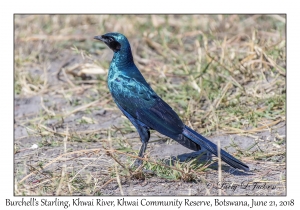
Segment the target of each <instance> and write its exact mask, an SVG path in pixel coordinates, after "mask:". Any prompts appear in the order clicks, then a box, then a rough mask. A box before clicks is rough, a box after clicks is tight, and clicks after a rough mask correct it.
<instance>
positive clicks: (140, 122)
mask: <svg viewBox="0 0 300 210" xmlns="http://www.w3.org/2000/svg"><path fill="white" fill-rule="evenodd" d="M94 39H97V40H100V41H102V42H104V43H105V44H106V45H107V46H108V47H109V48H110V49H111V50H113V51H114V56H113V59H112V61H111V63H110V68H109V73H108V88H109V90H110V92H111V94H112V97H113V99H114V101H115V103H116V104H117V106H118V107H119V109H120V110H121V111H122V112H123V114H124V115H125V116H126V117H127V118H128V119H129V120H130V121H131V123H132V124H133V125H134V126H135V128H136V129H137V131H138V133H139V135H140V139H141V142H142V146H141V149H140V151H139V157H143V155H144V152H145V150H146V147H147V144H148V141H149V138H150V130H156V131H158V132H159V133H161V134H163V135H165V136H168V137H170V138H172V139H174V140H175V141H177V142H178V143H180V144H181V145H183V146H185V147H187V148H189V149H191V150H194V151H198V150H200V149H201V147H203V148H205V149H206V150H208V151H209V152H211V153H213V154H214V155H216V156H218V149H217V146H216V145H215V144H214V143H212V142H211V141H209V140H208V139H206V138H205V137H203V136H202V135H200V134H199V133H197V132H196V131H194V130H192V129H191V128H189V127H188V126H186V125H185V124H183V122H182V121H181V119H180V118H179V117H178V115H177V114H176V113H175V112H174V110H173V109H172V108H171V107H170V106H169V105H168V104H167V103H166V102H165V101H163V100H162V99H161V98H160V97H159V96H158V95H157V94H156V93H155V92H154V90H153V89H152V88H151V87H150V85H149V84H148V83H147V82H146V80H145V79H144V77H143V75H142V74H141V72H140V71H139V70H138V68H137V67H136V65H135V64H134V61H133V57H132V53H131V48H130V44H129V42H128V40H127V38H126V37H125V36H124V35H123V34H120V33H107V34H104V35H102V36H95V37H94ZM221 159H222V160H223V161H224V162H226V163H227V164H229V165H230V166H232V167H234V168H237V169H242V170H244V171H248V170H249V167H248V166H247V165H246V164H244V163H242V162H241V161H239V160H238V159H236V158H234V157H233V156H232V155H230V154H228V153H227V152H225V151H224V150H222V149H221ZM136 163H137V164H138V165H140V164H141V161H140V160H137V162H136Z"/></svg>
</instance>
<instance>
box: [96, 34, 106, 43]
mask: <svg viewBox="0 0 300 210" xmlns="http://www.w3.org/2000/svg"><path fill="white" fill-rule="evenodd" d="M94 39H97V40H100V41H102V42H105V39H104V38H103V37H102V36H101V35H99V36H94Z"/></svg>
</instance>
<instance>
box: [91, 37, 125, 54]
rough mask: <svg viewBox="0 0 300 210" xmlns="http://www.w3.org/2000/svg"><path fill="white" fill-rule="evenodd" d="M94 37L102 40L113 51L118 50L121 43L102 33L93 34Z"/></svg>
mask: <svg viewBox="0 0 300 210" xmlns="http://www.w3.org/2000/svg"><path fill="white" fill-rule="evenodd" d="M94 39H97V40H100V41H102V42H104V43H105V44H106V45H107V46H108V47H109V48H110V49H112V51H114V52H118V51H119V50H120V49H121V44H120V43H119V42H117V41H116V40H115V39H114V38H112V37H109V36H106V35H102V36H101V35H99V36H94Z"/></svg>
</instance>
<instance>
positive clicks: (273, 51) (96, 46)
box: [15, 15, 286, 195]
mask: <svg viewBox="0 0 300 210" xmlns="http://www.w3.org/2000/svg"><path fill="white" fill-rule="evenodd" d="M110 31H118V32H121V33H123V34H125V35H126V36H127V37H128V39H129V40H130V42H131V46H132V50H133V54H134V58H135V62H136V65H137V66H138V68H139V69H140V70H141V72H142V73H143V75H144V76H145V78H146V80H147V81H148V82H149V83H150V84H151V86H152V88H153V89H154V90H155V91H156V92H157V93H158V94H159V95H160V96H161V97H162V98H163V99H164V100H165V101H166V102H167V103H168V104H170V106H171V107H173V109H174V110H175V111H176V112H177V113H178V114H179V116H180V117H181V118H182V119H183V120H184V122H185V123H186V124H187V125H188V126H191V127H192V128H193V129H195V130H197V131H198V132H200V133H202V134H203V135H205V136H211V135H229V134H230V135H233V134H235V135H237V136H242V137H243V136H247V137H251V138H252V139H254V140H255V143H254V144H250V145H249V144H247V143H246V145H248V147H247V148H240V147H239V146H238V145H237V144H236V143H235V142H232V144H231V147H232V148H235V153H234V155H236V156H237V157H238V158H240V159H241V160H243V161H245V162H247V163H249V164H252V166H254V165H255V164H256V163H260V162H263V163H264V164H265V165H264V166H261V167H262V168H260V167H258V166H256V165H255V167H252V168H257V171H253V172H254V173H255V175H253V177H252V178H251V181H250V182H251V183H254V182H255V181H257V182H259V183H264V182H274V183H277V184H278V186H280V187H278V189H280V190H278V192H276V193H274V194H276V195H282V194H285V135H280V134H278V133H276V132H277V130H278V128H280V127H282V126H285V120H286V119H285V114H286V112H285V106H286V103H285V102H286V81H285V78H286V70H285V68H286V37H285V16H283V15H16V16H15V195H110V194H124V195H127V194H143V193H141V192H142V190H143V188H142V189H138V191H137V192H136V191H135V189H136V185H137V182H139V181H138V180H143V183H142V185H144V182H146V181H147V180H152V179H153V178H158V179H159V180H160V181H161V180H163V181H165V182H166V183H167V185H168V183H169V182H170V180H171V182H173V181H172V180H179V181H174V182H175V183H177V182H179V183H181V187H179V189H185V188H187V186H188V185H189V183H198V184H199V186H200V185H201V184H202V185H203V186H206V185H205V183H207V182H210V181H213V180H214V182H216V181H215V180H217V178H216V177H217V176H218V173H217V172H216V171H215V170H212V169H211V168H214V167H213V166H212V165H211V164H206V163H203V164H200V165H199V164H198V163H197V162H196V161H194V160H191V161H189V162H184V163H180V162H179V161H175V162H174V164H173V165H171V166H170V165H166V164H165V162H163V161H157V160H154V159H153V158H151V155H150V156H149V154H148V156H147V157H145V162H144V167H145V168H147V169H148V170H151V171H152V172H154V175H153V174H151V173H146V172H145V171H143V170H141V168H140V169H136V170H133V169H132V168H131V167H130V165H131V164H132V162H133V161H134V159H135V158H136V152H137V149H138V146H139V138H138V137H137V134H136V133H135V129H134V127H133V126H132V125H131V124H130V122H129V121H127V120H122V119H121V118H120V116H121V113H120V112H119V111H118V109H117V108H116V106H115V104H114V102H113V101H112V99H111V96H110V94H109V92H108V89H107V85H106V74H107V68H108V66H109V63H110V59H111V56H112V52H111V51H110V50H109V49H107V47H106V46H105V45H103V44H102V43H100V42H96V41H94V40H93V36H94V35H99V34H103V33H106V32H110ZM266 131H270V133H272V132H275V137H274V140H272V141H270V140H268V139H265V138H263V137H262V136H261V133H263V132H266ZM153 136H155V138H156V140H154V141H151V142H153V143H152V145H155V144H156V143H157V142H162V141H163V142H164V143H169V140H167V142H165V139H166V138H165V137H164V136H161V135H160V134H157V133H153ZM32 144H38V146H39V148H38V149H30V147H31V145H32ZM221 146H222V143H221ZM150 147H151V144H150ZM276 167H277V168H278V167H280V170H281V171H282V173H280V174H279V175H278V174H275V175H272V176H271V175H270V173H271V172H270V171H272V170H273V169H274V168H276ZM269 169H270V170H269ZM267 172H268V173H267ZM207 173H208V174H209V175H208V176H206V177H205V178H204V175H205V174H207ZM210 175H211V176H210ZM230 177H233V178H231V179H230ZM274 177H276V178H274ZM215 178H216V179H215ZM222 178H223V181H226V179H228V180H230V181H231V182H232V181H233V180H235V178H234V176H233V175H232V176H228V175H226V173H222ZM243 179H248V177H247V178H246V177H243V176H241V178H240V179H239V180H240V181H242V180H243ZM151 182H154V181H153V180H152V181H151ZM170 184H171V185H172V183H170ZM193 190H195V189H194V188H193ZM160 191H162V190H161V189H160ZM178 192H179V194H185V191H182V193H181V191H180V190H179V191H178ZM164 193H165V194H168V193H167V191H164ZM218 193H221V194H226V193H228V192H227V191H222V192H220V191H216V192H214V191H213V189H212V188H208V187H204V191H201V190H199V189H198V191H197V190H196V191H195V192H194V194H197V195H203V194H206V195H209V194H216V195H217V194H218ZM252 193H253V194H266V195H267V194H268V195H270V194H272V193H270V192H269V191H260V192H252ZM149 194H152V195H153V194H156V193H155V191H153V192H149ZM170 194H176V190H174V191H172V192H171V193H170ZM192 194H193V193H192ZM234 194H243V192H234ZM250 194H251V192H250Z"/></svg>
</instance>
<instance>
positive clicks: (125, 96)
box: [111, 75, 184, 138]
mask: <svg viewBox="0 0 300 210" xmlns="http://www.w3.org/2000/svg"><path fill="white" fill-rule="evenodd" d="M111 91H112V95H113V97H114V100H115V102H116V103H117V104H118V105H119V106H121V107H122V108H123V109H124V110H125V111H126V112H128V113H129V114H130V115H131V116H133V117H134V118H136V119H138V120H139V121H141V122H142V123H144V124H145V125H147V126H149V127H150V128H152V129H154V130H157V131H158V132H160V133H162V134H164V135H166V136H169V137H171V138H174V137H176V136H177V135H178V134H181V133H182V130H183V127H184V124H183V123H182V121H181V120H180V118H179V117H178V115H177V114H176V113H175V112H174V110H173V109H172V108H171V107H170V106H169V105H168V104H167V103H166V102H164V101H163V100H162V99H161V98H160V97H159V96H158V95H157V94H156V93H155V92H154V91H153V90H152V88H151V87H150V86H149V85H148V84H145V83H141V82H139V81H137V80H135V79H133V78H129V77H127V76H124V75H119V76H117V77H116V78H115V79H114V81H113V82H112V83H111Z"/></svg>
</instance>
